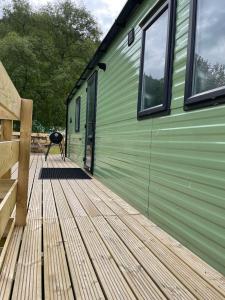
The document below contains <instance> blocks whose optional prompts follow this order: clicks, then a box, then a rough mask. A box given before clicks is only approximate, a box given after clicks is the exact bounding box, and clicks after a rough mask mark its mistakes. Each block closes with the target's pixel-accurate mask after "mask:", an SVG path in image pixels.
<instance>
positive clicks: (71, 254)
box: [52, 180, 104, 300]
mask: <svg viewBox="0 0 225 300" xmlns="http://www.w3.org/2000/svg"><path fill="white" fill-rule="evenodd" d="M52 186H53V191H54V193H55V200H56V206H57V210H58V216H59V221H60V224H61V229H62V235H63V241H64V244H65V249H66V253H67V259H68V262H69V268H70V274H71V277H72V282H73V286H74V289H75V296H76V298H77V299H90V300H91V299H104V295H103V292H102V290H101V287H100V284H99V282H98V279H97V277H96V274H95V271H94V268H93V267H92V264H91V261H90V259H89V256H88V253H87V251H86V248H85V245H84V243H83V241H82V238H81V236H80V233H79V230H78V228H77V225H76V222H75V220H74V218H73V215H72V212H71V210H70V208H69V206H68V204H67V200H66V197H65V195H64V193H63V190H62V187H61V185H60V183H59V182H58V181H55V180H53V181H52Z"/></svg>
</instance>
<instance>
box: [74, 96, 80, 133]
mask: <svg viewBox="0 0 225 300" xmlns="http://www.w3.org/2000/svg"><path fill="white" fill-rule="evenodd" d="M80 106H81V97H80V96H79V97H78V98H77V99H76V102H75V132H80ZM77 107H78V108H79V111H78V114H77ZM77 117H78V119H77Z"/></svg>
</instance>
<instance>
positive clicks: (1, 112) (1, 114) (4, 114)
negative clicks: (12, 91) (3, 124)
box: [0, 106, 17, 120]
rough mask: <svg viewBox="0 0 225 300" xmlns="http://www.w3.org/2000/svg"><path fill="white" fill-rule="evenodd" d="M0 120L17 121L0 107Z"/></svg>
mask: <svg viewBox="0 0 225 300" xmlns="http://www.w3.org/2000/svg"><path fill="white" fill-rule="evenodd" d="M0 119H2V120H14V119H15V120H17V118H16V117H15V116H14V115H13V114H12V113H10V112H9V111H8V110H6V109H5V108H3V107H2V106H0Z"/></svg>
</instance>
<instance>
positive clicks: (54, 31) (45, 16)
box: [0, 0, 100, 129]
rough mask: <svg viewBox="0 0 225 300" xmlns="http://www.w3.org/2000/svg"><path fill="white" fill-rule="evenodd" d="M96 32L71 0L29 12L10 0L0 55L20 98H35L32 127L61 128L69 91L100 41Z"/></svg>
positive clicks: (22, 0) (1, 23)
mask: <svg viewBox="0 0 225 300" xmlns="http://www.w3.org/2000/svg"><path fill="white" fill-rule="evenodd" d="M99 38H100V31H99V29H98V26H97V24H96V22H95V20H94V19H93V17H92V16H91V15H90V13H89V12H87V11H86V9H85V8H80V7H77V6H76V5H75V4H74V3H73V2H72V0H62V1H60V2H57V4H54V5H50V4H48V5H47V6H44V7H42V8H41V9H39V10H38V11H34V10H33V9H32V7H31V5H30V4H29V2H28V1H27V0H12V2H11V5H10V6H7V7H5V8H4V9H3V17H2V19H1V20H0V60H1V61H2V62H3V64H4V66H5V67H6V69H7V71H8V73H9V75H10V77H11V78H12V80H13V82H14V84H15V86H16V88H17V89H18V91H19V93H20V95H21V97H23V98H27V99H33V101H34V115H33V119H34V121H35V122H34V127H37V124H39V125H38V126H40V128H42V127H43V128H46V129H47V128H53V127H55V128H57V127H65V110H66V107H65V104H64V101H65V99H66V97H67V95H68V92H69V91H70V90H71V89H72V87H73V85H74V82H75V81H76V80H77V79H78V77H79V75H80V73H81V72H82V70H83V68H84V66H85V65H86V64H87V62H88V61H89V59H90V57H91V56H92V55H93V53H94V51H95V49H96V47H97V46H98V44H99Z"/></svg>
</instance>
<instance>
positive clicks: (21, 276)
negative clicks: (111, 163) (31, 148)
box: [0, 155, 225, 300]
mask: <svg viewBox="0 0 225 300" xmlns="http://www.w3.org/2000/svg"><path fill="white" fill-rule="evenodd" d="M43 166H45V167H47V166H49V167H67V168H71V167H76V165H75V164H74V163H72V162H71V161H69V160H66V162H63V161H62V160H61V158H60V157H59V156H52V155H50V156H49V158H48V161H47V162H45V161H44V156H43V155H33V156H32V157H31V160H30V178H29V194H30V201H28V204H29V209H28V217H27V226H26V227H25V228H24V230H23V228H19V227H15V229H14V231H13V234H12V239H11V240H10V243H9V247H8V251H7V254H6V257H5V261H4V264H3V269H2V272H1V274H0V299H3V300H5V299H6V300H7V299H10V298H12V299H21V300H23V299H27V300H28V299H29V300H30V299H32V300H33V299H34V300H36V299H43V298H45V299H52V300H55V299H74V298H75V297H76V299H81V300H83V299H84V300H86V299H87V300H92V299H93V300H94V299H96V300H97V299H105V298H107V299H124V300H127V299H163V297H164V298H166V299H185V300H186V299H196V298H197V299H201V300H205V299H206V300H220V299H225V277H224V276H223V275H222V274H220V273H218V272H217V271H215V270H214V269H213V268H212V267H210V266H208V265H207V264H206V263H205V262H203V261H202V260H201V259H200V258H198V257H197V256H196V255H194V254H193V253H192V252H191V251H189V250H188V249H186V248H185V247H183V246H182V245H180V243H178V242H177V241H176V240H175V239H173V238H172V237H171V236H169V235H168V234H167V233H165V232H164V231H163V230H162V229H160V228H159V227H157V226H156V225H155V224H154V223H152V222H151V221H149V220H148V219H147V218H145V217H144V216H143V215H141V214H140V213H139V212H138V211H137V210H136V209H134V208H133V207H132V206H131V205H130V204H128V203H127V202H125V201H124V200H123V199H122V198H120V197H119V196H117V195H116V194H115V193H113V192H112V191H111V190H110V189H108V188H106V187H105V186H104V185H103V184H102V183H100V182H99V181H98V180H97V179H96V178H92V179H91V180H51V181H50V180H39V171H40V168H41V167H43ZM17 167H18V166H17V165H15V166H13V168H12V177H13V178H15V177H16V174H17ZM42 238H43V241H42ZM21 240H22V242H21ZM42 247H43V249H44V253H43V254H42V252H41V251H42ZM42 256H43V257H42ZM41 260H43V262H44V268H42V266H41ZM42 271H43V273H42ZM42 289H43V294H42ZM44 296H45V297H44Z"/></svg>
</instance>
